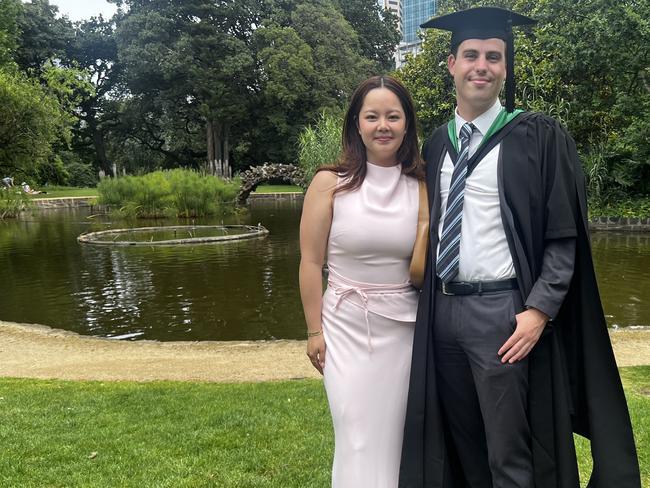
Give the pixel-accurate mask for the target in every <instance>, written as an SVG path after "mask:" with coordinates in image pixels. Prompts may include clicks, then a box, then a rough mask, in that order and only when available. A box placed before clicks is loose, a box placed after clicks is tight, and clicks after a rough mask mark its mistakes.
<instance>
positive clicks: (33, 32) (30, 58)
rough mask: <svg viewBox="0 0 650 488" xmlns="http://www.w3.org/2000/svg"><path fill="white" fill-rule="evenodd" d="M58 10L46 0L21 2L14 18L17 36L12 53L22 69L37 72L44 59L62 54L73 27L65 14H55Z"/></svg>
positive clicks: (70, 37)
mask: <svg viewBox="0 0 650 488" xmlns="http://www.w3.org/2000/svg"><path fill="white" fill-rule="evenodd" d="M58 11H59V9H58V8H57V7H56V6H55V5H50V2H49V0H32V2H31V3H24V4H23V5H22V12H21V14H20V15H19V17H18V28H19V30H20V38H19V40H18V49H17V50H16V53H15V60H16V62H17V63H18V66H20V68H21V69H22V70H24V71H28V70H32V71H33V72H35V73H39V72H40V70H41V68H42V67H43V65H44V64H45V62H46V61H48V60H50V59H52V58H60V57H62V56H63V55H64V54H65V49H66V46H67V45H68V43H69V42H70V41H71V40H72V37H73V35H74V30H73V27H72V24H71V23H70V21H69V20H68V19H67V17H60V18H57V17H56V15H57V13H58Z"/></svg>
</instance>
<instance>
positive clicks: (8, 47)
mask: <svg viewBox="0 0 650 488" xmlns="http://www.w3.org/2000/svg"><path fill="white" fill-rule="evenodd" d="M20 12H22V3H21V2H20V0H0V68H1V67H3V66H7V65H10V64H12V63H13V56H14V53H15V51H16V49H17V48H18V37H19V34H20V30H19V28H18V16H19V14H20Z"/></svg>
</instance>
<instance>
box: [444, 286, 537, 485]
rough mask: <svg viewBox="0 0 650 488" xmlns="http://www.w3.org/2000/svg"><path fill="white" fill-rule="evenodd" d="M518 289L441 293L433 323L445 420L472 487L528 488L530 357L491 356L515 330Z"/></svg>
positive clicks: (529, 464) (529, 463)
mask: <svg viewBox="0 0 650 488" xmlns="http://www.w3.org/2000/svg"><path fill="white" fill-rule="evenodd" d="M519 310H521V299H520V297H519V292H518V291H516V290H515V291H502V292H496V293H484V294H482V295H466V296H446V295H443V294H442V292H440V291H437V292H436V297H435V318H434V323H433V329H434V342H435V356H436V371H437V375H438V388H439V396H440V401H441V403H442V409H443V412H444V415H445V420H446V421H447V425H448V427H449V432H450V435H451V440H452V442H453V443H454V445H455V448H456V451H457V453H458V457H459V459H460V463H461V466H462V468H463V472H464V474H465V478H466V479H467V482H468V484H469V487H471V488H533V470H532V457H531V448H530V443H531V436H530V427H529V424H528V417H527V396H528V360H527V359H524V360H523V361H520V362H518V363H515V364H503V363H501V359H500V357H499V356H498V355H497V351H498V350H499V349H500V348H501V346H502V345H503V343H504V342H505V341H506V340H507V339H508V337H510V335H511V334H512V332H513V331H514V329H515V326H516V319H515V311H519Z"/></svg>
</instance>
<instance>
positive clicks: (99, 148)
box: [86, 117, 111, 174]
mask: <svg viewBox="0 0 650 488" xmlns="http://www.w3.org/2000/svg"><path fill="white" fill-rule="evenodd" d="M86 120H87V121H88V122H89V124H88V125H89V129H90V130H91V132H92V138H93V147H94V148H95V156H96V158H97V162H98V163H99V169H101V170H102V171H104V173H106V174H109V173H110V171H111V163H110V162H109V161H108V157H107V156H106V143H105V142H104V131H103V130H101V129H99V128H98V127H97V124H96V122H95V119H94V118H93V117H89V118H87V119H86Z"/></svg>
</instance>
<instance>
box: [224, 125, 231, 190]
mask: <svg viewBox="0 0 650 488" xmlns="http://www.w3.org/2000/svg"><path fill="white" fill-rule="evenodd" d="M229 136H230V126H229V125H228V124H225V125H224V128H223V177H224V178H231V177H232V173H231V171H230V157H229V155H228V153H229V152H230V148H229V147H228V138H229Z"/></svg>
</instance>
